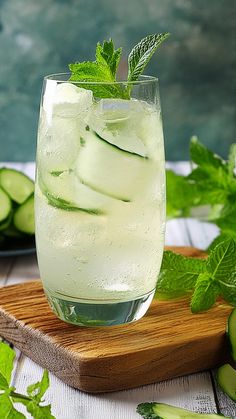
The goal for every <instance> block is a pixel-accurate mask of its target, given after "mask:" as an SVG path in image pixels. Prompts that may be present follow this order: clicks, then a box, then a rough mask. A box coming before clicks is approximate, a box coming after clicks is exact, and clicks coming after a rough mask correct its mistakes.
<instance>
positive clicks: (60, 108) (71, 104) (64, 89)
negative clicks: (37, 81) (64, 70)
mask: <svg viewBox="0 0 236 419" xmlns="http://www.w3.org/2000/svg"><path fill="white" fill-rule="evenodd" d="M53 102H54V105H53V113H54V115H58V116H62V117H64V118H66V117H80V118H81V119H83V118H85V117H86V115H87V114H88V112H89V109H90V108H91V106H92V104H93V92H92V91H91V90H87V89H82V88H80V87H77V86H75V85H74V84H72V83H61V84H59V85H57V88H56V91H55V95H54V100H53Z"/></svg>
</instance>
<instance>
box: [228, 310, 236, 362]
mask: <svg viewBox="0 0 236 419" xmlns="http://www.w3.org/2000/svg"><path fill="white" fill-rule="evenodd" d="M227 335H228V339H229V343H230V349H231V355H232V358H233V360H234V361H236V308H235V309H233V310H232V312H231V314H230V315H229V318H228V323H227Z"/></svg>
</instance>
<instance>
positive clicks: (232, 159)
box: [228, 143, 236, 179]
mask: <svg viewBox="0 0 236 419" xmlns="http://www.w3.org/2000/svg"><path fill="white" fill-rule="evenodd" d="M228 159H229V163H228V170H229V173H230V175H231V176H232V177H233V178H234V179H235V173H234V171H235V168H236V143H234V144H231V146H230V149H229V158H228Z"/></svg>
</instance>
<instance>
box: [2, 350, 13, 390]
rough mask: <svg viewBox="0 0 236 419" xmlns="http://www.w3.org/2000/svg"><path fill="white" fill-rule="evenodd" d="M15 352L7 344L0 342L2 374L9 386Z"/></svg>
mask: <svg viewBox="0 0 236 419" xmlns="http://www.w3.org/2000/svg"><path fill="white" fill-rule="evenodd" d="M14 359H15V352H14V351H13V349H11V348H10V346H8V345H7V344H6V343H4V342H0V373H1V375H2V376H3V377H4V378H5V379H6V382H7V383H8V385H9V384H10V381H11V374H12V370H13V363H14Z"/></svg>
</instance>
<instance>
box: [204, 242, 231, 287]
mask: <svg viewBox="0 0 236 419" xmlns="http://www.w3.org/2000/svg"><path fill="white" fill-rule="evenodd" d="M206 268H207V271H208V272H209V274H210V275H211V277H212V278H213V279H214V280H225V279H226V278H227V277H228V276H229V275H231V273H232V272H236V242H235V241H234V240H232V239H229V240H226V241H224V242H222V243H220V244H218V245H217V246H216V247H215V248H214V249H213V250H212V252H210V255H209V258H208V260H207V263H206Z"/></svg>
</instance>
